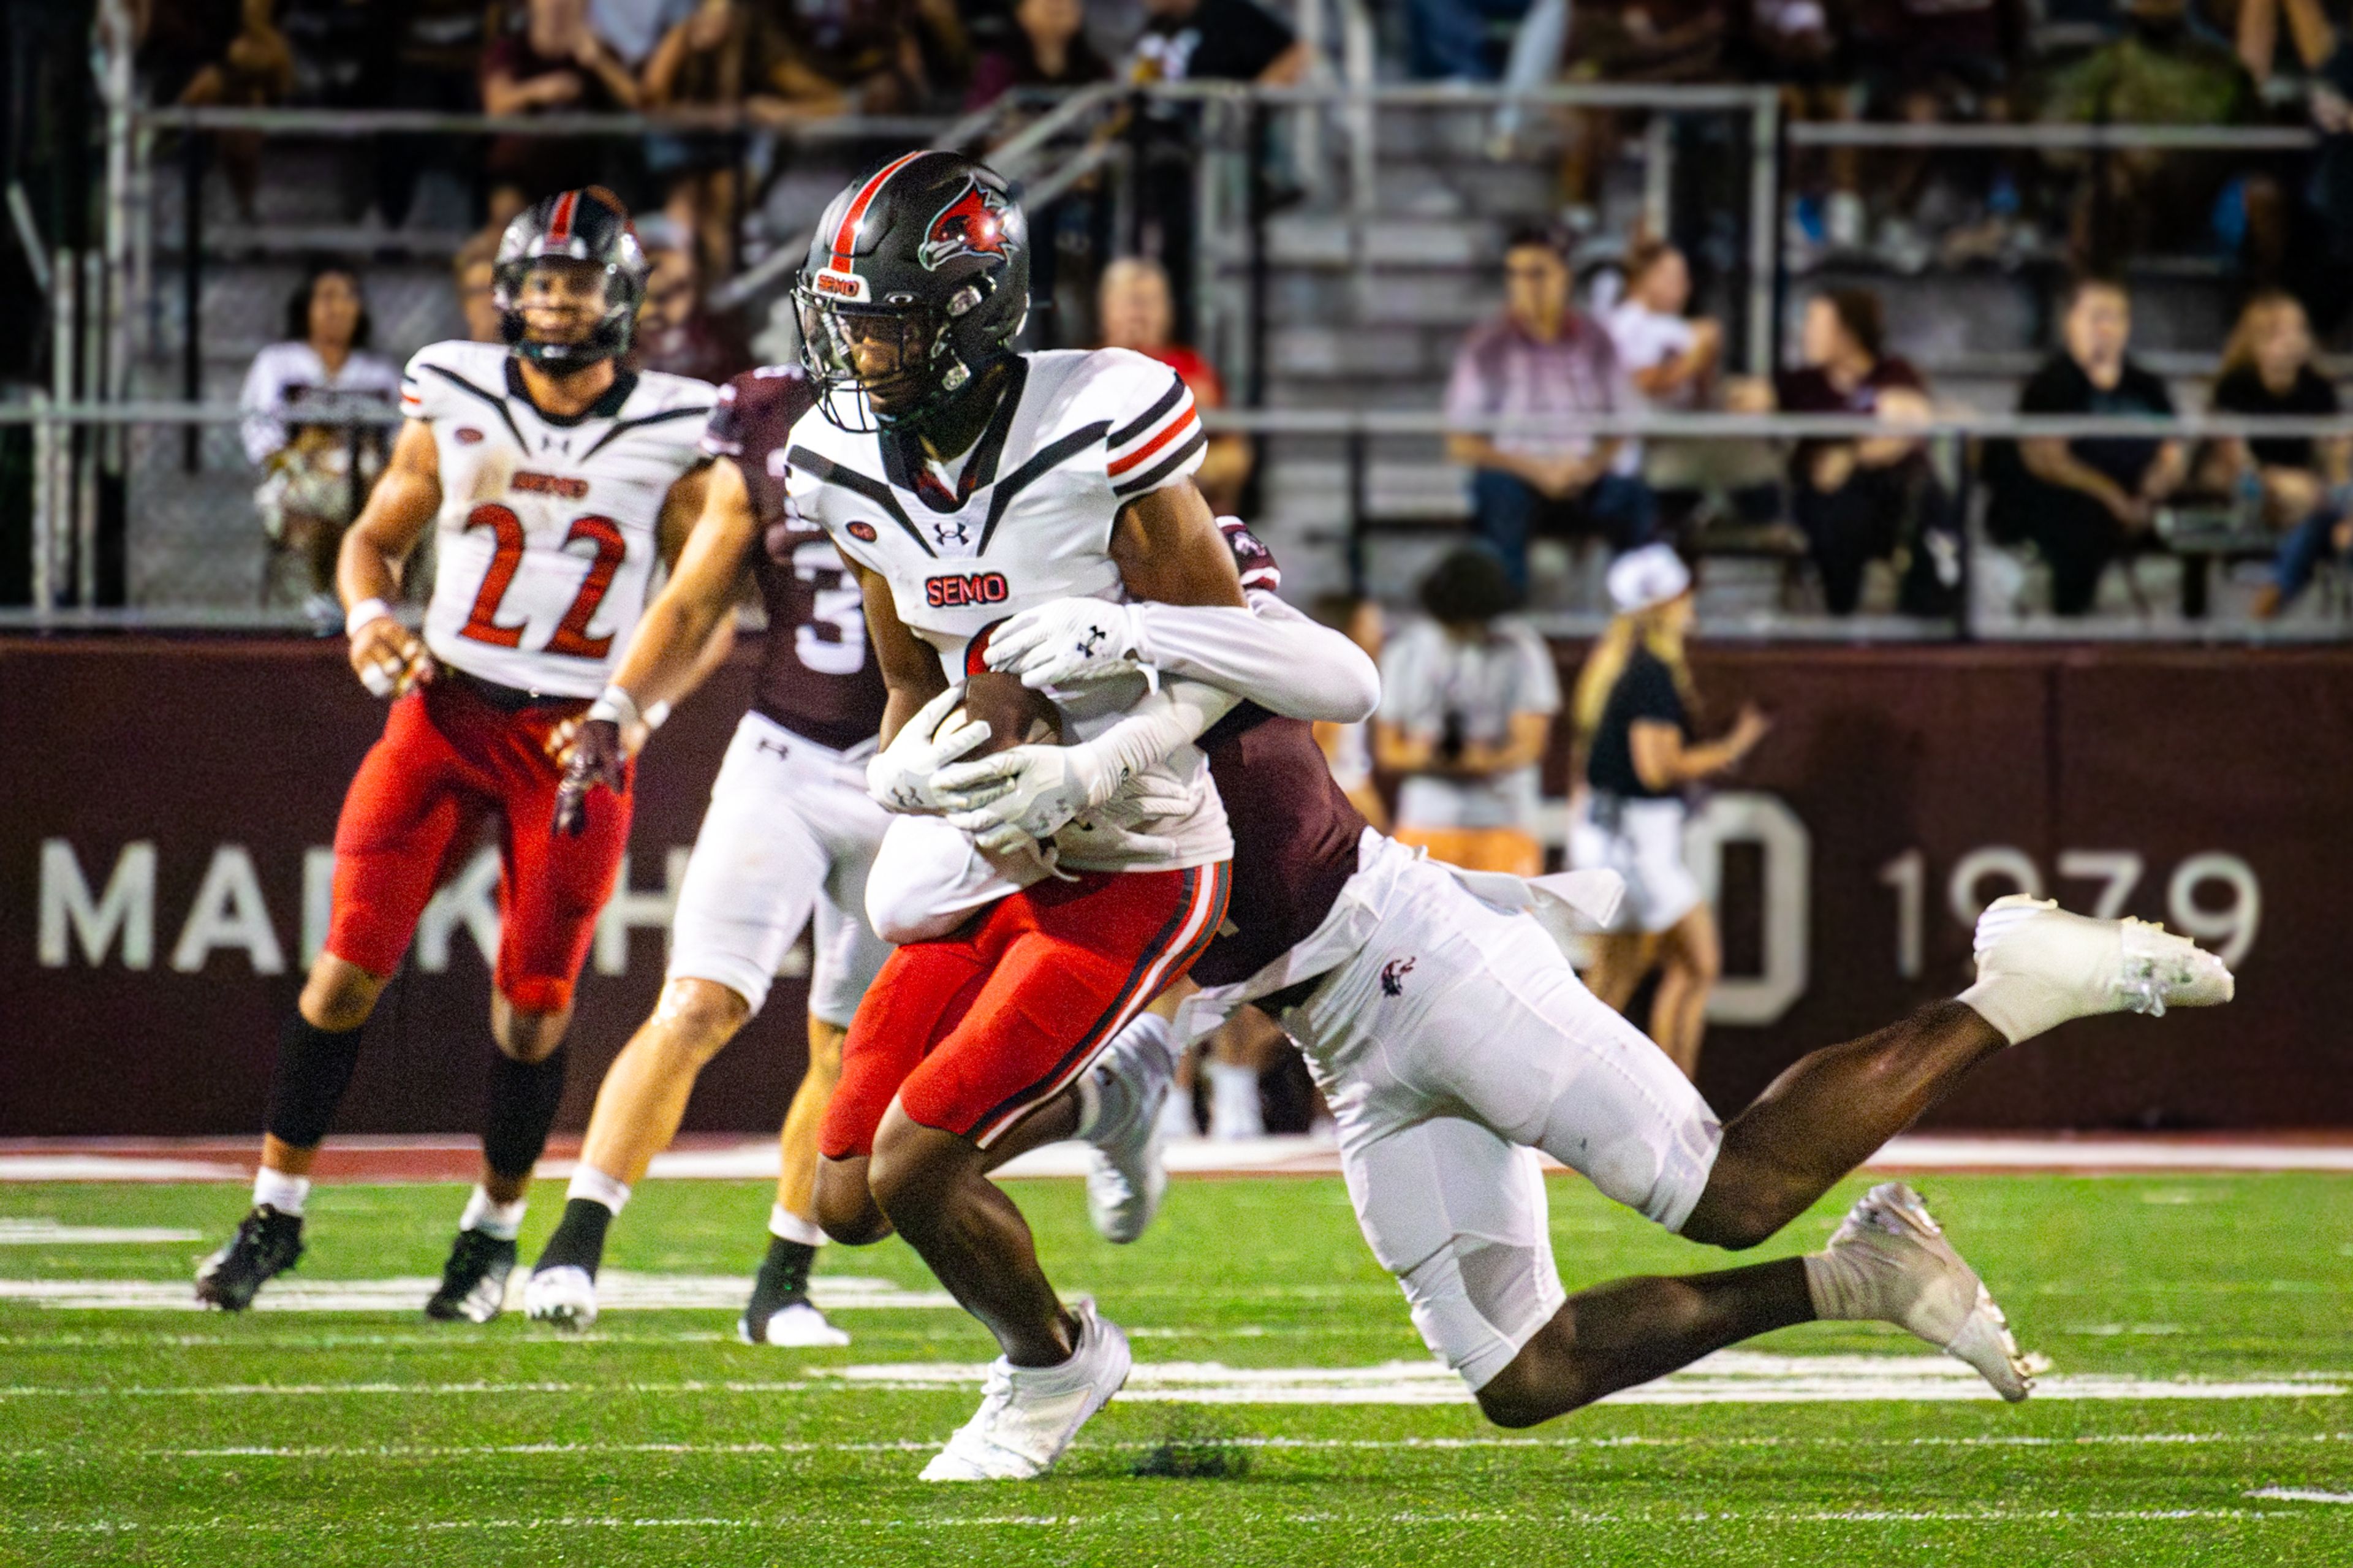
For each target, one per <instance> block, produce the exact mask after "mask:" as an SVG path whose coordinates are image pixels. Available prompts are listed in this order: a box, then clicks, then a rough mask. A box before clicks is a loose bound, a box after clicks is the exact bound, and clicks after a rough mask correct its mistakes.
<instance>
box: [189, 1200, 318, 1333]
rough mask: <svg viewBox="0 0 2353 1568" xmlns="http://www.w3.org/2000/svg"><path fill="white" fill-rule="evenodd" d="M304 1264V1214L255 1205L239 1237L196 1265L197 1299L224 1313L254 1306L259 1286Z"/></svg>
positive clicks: (239, 1223)
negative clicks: (281, 1211)
mask: <svg viewBox="0 0 2353 1568" xmlns="http://www.w3.org/2000/svg"><path fill="white" fill-rule="evenodd" d="M301 1261H302V1216H301V1215H299V1214H280V1213H279V1212H278V1211H277V1210H276V1209H274V1208H271V1207H270V1206H269V1205H268V1204H256V1205H253V1207H252V1209H251V1210H249V1211H248V1213H247V1215H246V1216H245V1218H244V1219H242V1220H240V1221H239V1222H238V1223H237V1234H236V1235H235V1236H233V1237H229V1238H228V1240H227V1242H226V1243H225V1244H224V1245H223V1246H222V1247H221V1249H220V1250H219V1251H218V1252H216V1253H214V1254H213V1255H212V1256H211V1257H210V1258H206V1259H205V1260H204V1261H203V1262H202V1263H200V1264H198V1265H197V1266H196V1300H199V1301H202V1302H203V1303H204V1304H205V1305H206V1306H207V1307H212V1308H216V1309H217V1310H220V1311H224V1312H242V1311H244V1310H246V1309H247V1308H248V1307H250V1306H251V1305H253V1294H254V1292H255V1291H257V1290H259V1289H261V1286H262V1282H263V1281H265V1280H268V1279H274V1278H276V1277H277V1276H279V1275H280V1274H283V1273H284V1272H286V1270H288V1269H289V1268H293V1267H294V1266H295V1265H296V1264H297V1263H300V1262H301Z"/></svg>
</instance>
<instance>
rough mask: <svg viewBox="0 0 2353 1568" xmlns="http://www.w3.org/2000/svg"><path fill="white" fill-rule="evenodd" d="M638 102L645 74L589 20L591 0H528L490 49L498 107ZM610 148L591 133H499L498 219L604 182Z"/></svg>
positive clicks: (577, 107) (602, 108)
mask: <svg viewBox="0 0 2353 1568" xmlns="http://www.w3.org/2000/svg"><path fill="white" fill-rule="evenodd" d="M638 103H639V93H638V80H637V78H636V77H635V76H634V75H632V74H631V73H630V71H629V68H628V67H627V66H625V65H623V64H622V63H621V60H620V58H619V57H618V56H617V55H616V54H614V52H613V50H612V48H611V47H610V46H608V45H607V44H606V43H605V41H604V40H603V39H601V38H599V37H597V36H596V30H595V29H594V28H592V27H591V26H589V25H588V6H587V0H525V4H524V5H522V7H521V8H520V9H519V10H517V11H516V12H514V13H513V14H512V16H511V17H510V19H509V22H508V25H507V26H506V27H505V28H504V29H502V30H501V32H500V33H499V35H498V36H497V37H494V38H492V39H491V43H490V47H489V48H488V49H486V50H485V51H484V52H483V55H482V108H483V110H485V111H486V112H488V113H491V114H499V115H509V114H540V113H545V112H556V113H568V114H592V113H612V112H616V111H620V110H634V109H636V108H637V107H638ZM606 152H607V150H606V148H605V147H604V146H603V145H602V144H600V143H599V142H596V141H595V140H593V139H588V138H579V139H575V138H571V137H560V136H501V137H499V138H497V139H496V140H494V141H493V142H491V150H490V154H489V156H488V158H487V159H486V160H485V164H486V168H487V171H488V173H489V175H490V180H491V217H492V219H493V220H494V221H495V220H496V219H497V217H498V216H499V214H500V213H501V212H505V213H507V214H509V215H510V216H512V214H513V213H515V212H519V211H521V210H522V208H523V207H524V206H526V205H529V204H531V203H532V202H534V201H537V200H538V199H539V198H540V197H542V196H543V195H548V194H550V193H551V192H554V191H560V190H565V189H569V188H572V187H575V186H584V185H593V184H599V183H602V182H603V181H604V179H605V177H606V164H607V161H608V160H607V156H606Z"/></svg>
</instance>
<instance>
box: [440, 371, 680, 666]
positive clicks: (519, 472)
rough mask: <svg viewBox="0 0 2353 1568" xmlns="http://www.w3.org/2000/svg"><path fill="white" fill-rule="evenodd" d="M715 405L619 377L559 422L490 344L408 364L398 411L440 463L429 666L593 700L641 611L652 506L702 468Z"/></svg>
mask: <svg viewBox="0 0 2353 1568" xmlns="http://www.w3.org/2000/svg"><path fill="white" fill-rule="evenodd" d="M716 398H717V394H716V392H715V391H714V390H713V389H712V387H711V386H710V384H707V383H705V382H700V381H694V380H691V379H690V378H688V377H685V376H679V375H664V374H659V373H656V372H652V371H646V372H630V371H626V370H625V371H622V372H621V373H620V374H619V375H618V377H617V379H616V380H615V381H614V383H613V386H612V390H611V391H609V392H607V394H606V395H604V396H603V397H602V398H599V399H598V400H597V401H596V404H595V405H594V406H592V407H590V408H589V409H588V411H587V412H586V413H585V414H582V415H580V416H577V417H575V418H563V417H558V416H552V415H547V414H543V413H541V412H540V411H539V410H538V409H537V408H536V407H534V406H533V405H532V401H531V399H530V398H529V397H528V396H527V395H524V392H523V389H522V375H521V373H520V371H519V370H518V369H517V368H516V367H515V365H514V363H513V358H512V353H510V351H508V350H507V349H505V348H503V347H501V346H500V345H498V344H495V343H470V342H443V343H434V344H432V345H430V346H429V347H427V348H423V349H420V350H418V351H417V355H416V357H415V358H413V359H411V360H410V361H409V362H408V368H407V371H406V373H405V374H404V375H403V377H402V381H401V388H400V405H401V411H402V412H403V413H405V414H406V415H407V416H409V417H410V418H412V419H422V420H424V421H425V422H426V423H427V425H428V426H431V427H432V430H433V441H434V447H435V449H436V453H437V455H438V459H439V462H440V470H441V512H440V516H439V518H438V521H437V524H436V526H437V529H438V534H437V546H438V555H439V565H438V568H437V571H436V574H435V577H434V583H433V598H432V602H431V603H430V605H427V609H426V612H425V643H426V646H427V647H429V648H431V649H432V650H433V657H434V658H437V659H438V660H440V661H441V662H442V663H444V664H448V665H451V666H454V667H455V668H459V669H461V670H464V671H465V672H466V673H467V674H469V675H472V676H477V677H480V679H484V680H489V681H495V682H497V683H498V684H499V685H501V686H509V687H513V688H516V689H521V690H524V691H535V692H544V693H546V694H548V695H550V696H554V697H594V696H596V693H597V692H599V691H601V690H603V689H604V688H605V682H606V680H607V677H608V675H609V674H610V671H611V668H612V666H613V664H614V663H615V661H616V660H617V659H618V658H619V657H620V654H621V650H622V648H623V647H626V646H627V644H628V639H629V633H630V632H631V631H632V630H634V629H635V628H636V626H637V624H638V616H640V615H642V614H643V613H644V611H645V605H646V590H647V585H648V584H649V581H650V579H651V577H652V575H653V567H654V563H655V561H656V560H658V559H659V556H660V542H659V531H660V520H661V510H662V503H663V501H664V500H666V499H667V498H668V496H669V494H670V486H671V485H673V484H674V483H676V482H677V481H678V479H679V478H680V476H681V475H683V474H685V473H686V472H687V471H689V470H690V469H691V468H694V467H695V466H696V465H698V464H699V463H701V462H702V461H703V460H704V459H703V456H702V452H701V451H700V450H699V449H698V447H697V445H696V443H697V442H698V440H699V439H700V438H701V437H702V426H703V422H704V420H705V419H706V418H707V417H708V416H709V415H710V412H711V407H712V403H713V402H714V401H715V400H716Z"/></svg>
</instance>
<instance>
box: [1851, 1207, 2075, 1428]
mask: <svg viewBox="0 0 2353 1568" xmlns="http://www.w3.org/2000/svg"><path fill="white" fill-rule="evenodd" d="M1806 1282H1807V1286H1808V1289H1810V1291H1811V1293H1812V1295H1813V1298H1814V1306H1815V1310H1817V1311H1818V1312H1819V1313H1820V1315H1821V1316H1822V1317H1824V1318H1826V1319H1834V1320H1843V1321H1862V1320H1871V1319H1876V1320H1878V1321H1882V1322H1889V1323H1894V1324H1895V1325H1896V1326H1897V1327H1899V1328H1904V1329H1909V1330H1910V1331H1912V1332H1914V1333H1915V1334H1917V1335H1919V1336H1920V1337H1921V1338H1922V1339H1924V1340H1926V1341H1927V1342H1929V1343H1930V1344H1932V1345H1935V1346H1936V1348H1937V1349H1938V1350H1940V1351H1943V1352H1945V1353H1946V1354H1947V1355H1951V1356H1957V1357H1958V1358H1959V1359H1961V1360H1962V1361H1965V1362H1967V1363H1969V1364H1970V1365H1971V1366H1973V1367H1975V1368H1977V1369H1978V1373H1981V1374H1982V1375H1983V1376H1984V1378H1985V1380H1986V1381H1987V1382H1988V1383H1989V1384H1993V1386H1994V1391H1995V1392H1996V1393H1998V1394H2000V1395H2001V1396H2002V1397H2003V1398H2004V1399H2008V1400H2011V1401H2013V1402H2015V1401H2017V1400H2021V1399H2023V1398H2025V1397H2026V1396H2027V1394H2028V1393H2029V1392H2031V1389H2032V1387H2033V1381H2032V1379H2033V1370H2034V1369H2033V1367H2032V1365H2031V1363H2029V1362H2028V1360H2027V1359H2026V1357H2024V1356H2023V1355H2021V1354H2020V1353H2019V1349H2018V1342H2017V1341H2016V1340H2015V1339H2013V1338H2011V1337H2010V1321H2009V1320H2008V1319H2006V1318H2004V1317H2003V1316H2002V1314H2001V1309H2000V1307H1998V1306H1996V1305H1994V1300H1993V1297H1992V1296H1991V1295H1990V1294H1989V1292H1988V1291H1987V1289H1986V1288H1985V1281H1983V1280H1982V1279H1978V1274H1977V1270H1976V1269H1974V1268H1970V1267H1969V1266H1968V1264H1967V1263H1965V1262H1963V1261H1962V1259H1961V1255H1960V1254H1959V1253H1957V1252H1956V1251H1954V1250H1953V1244H1952V1243H1951V1242H1949V1241H1947V1240H1946V1239H1945V1233H1944V1230H1943V1229H1942V1228H1941V1227H1940V1226H1938V1225H1937V1224H1936V1220H1934V1219H1933V1218H1931V1217H1930V1216H1929V1214H1928V1205H1926V1204H1924V1203H1922V1202H1921V1201H1920V1194H1917V1193H1915V1192H1914V1191H1913V1190H1912V1189H1911V1188H1910V1187H1908V1186H1906V1185H1905V1184H1903V1183H1902V1182H1882V1183H1881V1184H1879V1185H1877V1186H1875V1187H1873V1188H1872V1189H1871V1191H1869V1192H1868V1193H1865V1194H1863V1195H1862V1201H1861V1202H1859V1203H1857V1204H1856V1205H1854V1207H1853V1208H1852V1209H1851V1210H1849V1211H1848V1213H1847V1216H1846V1218H1845V1219H1844V1220H1843V1221H1842V1222H1841V1224H1840V1226H1839V1227H1838V1229H1837V1230H1836V1231H1835V1232H1833V1233H1832V1234H1831V1243H1830V1246H1829V1247H1826V1248H1824V1249H1823V1250H1822V1251H1821V1252H1820V1253H1819V1254H1817V1255H1815V1256H1814V1257H1812V1258H1807V1259H1806Z"/></svg>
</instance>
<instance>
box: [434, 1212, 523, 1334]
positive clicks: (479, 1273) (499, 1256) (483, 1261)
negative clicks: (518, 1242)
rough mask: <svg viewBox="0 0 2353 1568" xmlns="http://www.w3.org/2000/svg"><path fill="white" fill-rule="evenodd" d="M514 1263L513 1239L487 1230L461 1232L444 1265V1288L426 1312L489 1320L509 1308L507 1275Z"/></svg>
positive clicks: (448, 1317)
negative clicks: (498, 1235) (505, 1238)
mask: <svg viewBox="0 0 2353 1568" xmlns="http://www.w3.org/2000/svg"><path fill="white" fill-rule="evenodd" d="M514 1266H515V1244H514V1243H513V1242H512V1241H501V1240H500V1239H499V1238H498V1237H495V1236H491V1235H490V1234H489V1233H488V1232H486V1231H480V1230H461V1231H459V1233H458V1240H457V1242H456V1244H455V1245H454V1246H452V1247H450V1248H449V1261H448V1263H446V1264H444V1265H442V1268H441V1289H438V1290H436V1291H434V1292H433V1299H432V1300H429V1301H427V1302H426V1303H425V1315H426V1316H427V1317H428V1318H436V1319H438V1320H440V1321H443V1322H455V1321H458V1320H459V1319H460V1318H463V1319H465V1320H466V1321H468V1322H470V1323H487V1322H489V1321H491V1319H492V1318H495V1317H497V1316H498V1315H499V1314H500V1313H501V1311H503V1310H505V1309H506V1304H507V1276H508V1275H510V1274H512V1273H513V1272H514Z"/></svg>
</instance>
